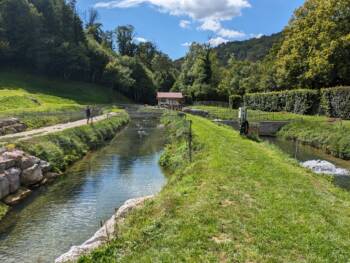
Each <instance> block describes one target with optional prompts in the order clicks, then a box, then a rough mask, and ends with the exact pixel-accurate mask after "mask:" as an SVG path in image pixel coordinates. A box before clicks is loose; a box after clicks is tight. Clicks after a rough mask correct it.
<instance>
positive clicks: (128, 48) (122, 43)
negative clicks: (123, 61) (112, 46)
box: [116, 25, 136, 57]
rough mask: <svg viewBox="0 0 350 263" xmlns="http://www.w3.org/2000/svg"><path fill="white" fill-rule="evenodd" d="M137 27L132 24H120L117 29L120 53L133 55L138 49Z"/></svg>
mask: <svg viewBox="0 0 350 263" xmlns="http://www.w3.org/2000/svg"><path fill="white" fill-rule="evenodd" d="M134 31H135V29H134V27H133V26H132V25H127V26H119V27H118V28H117V30H116V35H117V43H118V49H119V54H120V55H122V56H129V57H133V56H134V55H135V51H136V45H135V43H134V37H135V32H134Z"/></svg>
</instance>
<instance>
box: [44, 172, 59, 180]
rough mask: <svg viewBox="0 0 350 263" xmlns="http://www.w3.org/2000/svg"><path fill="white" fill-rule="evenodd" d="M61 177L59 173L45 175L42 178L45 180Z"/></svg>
mask: <svg viewBox="0 0 350 263" xmlns="http://www.w3.org/2000/svg"><path fill="white" fill-rule="evenodd" d="M59 176H61V175H60V174H59V173H45V175H44V177H45V178H47V179H56V178H57V177H59Z"/></svg>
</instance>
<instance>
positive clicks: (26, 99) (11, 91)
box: [0, 71, 129, 129]
mask: <svg viewBox="0 0 350 263" xmlns="http://www.w3.org/2000/svg"><path fill="white" fill-rule="evenodd" d="M128 102H129V100H128V99H127V98H125V97H124V96H122V95H120V94H119V93H117V92H115V91H113V90H112V89H110V88H107V87H103V86H98V85H93V84H88V83H83V82H72V81H62V80H55V79H48V78H45V77H40V76H34V75H31V74H28V73H25V72H20V71H1V72H0V119H1V118H6V117H18V118H20V119H21V120H22V122H24V123H25V124H27V125H28V127H29V129H34V128H38V127H42V126H49V125H53V124H57V123H61V122H67V121H72V120H77V119H81V118H83V117H84V108H85V106H84V105H101V104H113V103H128Z"/></svg>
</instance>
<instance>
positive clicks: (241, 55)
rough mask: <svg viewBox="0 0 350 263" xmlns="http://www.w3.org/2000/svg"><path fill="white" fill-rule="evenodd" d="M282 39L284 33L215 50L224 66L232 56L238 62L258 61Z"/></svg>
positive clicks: (221, 46) (225, 45)
mask: <svg viewBox="0 0 350 263" xmlns="http://www.w3.org/2000/svg"><path fill="white" fill-rule="evenodd" d="M281 38H282V33H277V34H273V35H271V36H262V37H261V38H253V39H249V40H245V41H234V42H227V43H225V44H221V45H219V46H218V47H216V48H214V50H216V51H217V54H218V58H219V60H220V62H221V63H222V64H223V65H226V64H227V62H228V60H229V59H230V57H231V55H234V56H235V58H236V59H237V60H248V61H253V62H255V61H258V60H261V59H263V58H264V57H265V56H266V55H267V54H268V52H269V50H270V49H271V48H272V46H273V45H274V44H275V43H277V42H278V41H279V40H280V39H281Z"/></svg>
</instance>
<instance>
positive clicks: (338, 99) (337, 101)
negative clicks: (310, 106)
mask: <svg viewBox="0 0 350 263" xmlns="http://www.w3.org/2000/svg"><path fill="white" fill-rule="evenodd" d="M320 111H321V112H322V113H323V114H325V115H327V116H329V117H333V118H342V119H350V87H337V88H328V89H322V90H321V109H320Z"/></svg>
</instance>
